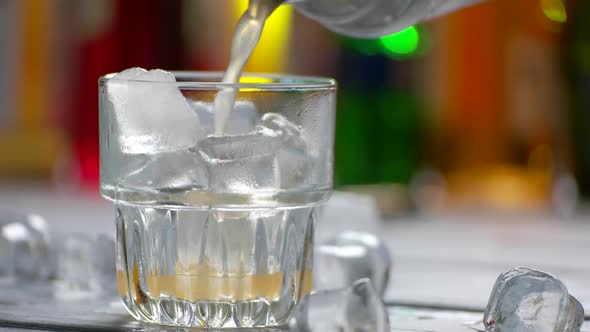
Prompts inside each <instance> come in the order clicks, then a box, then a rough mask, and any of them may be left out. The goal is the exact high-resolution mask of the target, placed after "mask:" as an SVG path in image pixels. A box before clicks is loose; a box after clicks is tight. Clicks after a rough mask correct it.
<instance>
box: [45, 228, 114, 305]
mask: <svg viewBox="0 0 590 332" xmlns="http://www.w3.org/2000/svg"><path fill="white" fill-rule="evenodd" d="M55 252H56V253H55V255H56V257H55V259H56V261H57V271H56V276H55V296H56V297H57V298H60V299H64V300H78V299H83V298H96V297H98V296H100V295H102V294H109V295H113V294H116V289H117V288H116V285H117V281H116V274H115V266H116V265H115V241H114V240H113V239H112V238H110V237H109V236H106V235H103V234H101V235H98V236H91V235H86V234H66V235H63V236H62V237H61V238H60V239H58V242H57V243H56V251H55Z"/></svg>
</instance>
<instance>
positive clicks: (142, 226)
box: [116, 204, 317, 328]
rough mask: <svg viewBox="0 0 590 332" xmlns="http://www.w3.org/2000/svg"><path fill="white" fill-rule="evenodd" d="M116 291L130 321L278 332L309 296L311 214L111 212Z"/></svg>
mask: <svg viewBox="0 0 590 332" xmlns="http://www.w3.org/2000/svg"><path fill="white" fill-rule="evenodd" d="M116 214H117V215H116V220H117V279H118V281H117V285H118V289H119V293H120V295H121V298H122V299H123V302H124V303H125V306H126V307H127V309H128V310H129V312H130V313H131V315H132V316H133V317H135V318H136V319H138V320H140V321H144V322H148V323H158V324H163V325H172V326H182V327H204V328H208V327H212V328H236V327H237V328H242V327H274V326H284V325H286V323H287V322H288V321H289V319H290V317H291V316H292V314H293V313H294V310H295V308H296V306H297V305H298V304H299V302H300V301H301V299H302V297H303V295H306V294H309V293H310V292H311V286H312V285H311V280H312V275H311V274H312V257H313V228H314V220H315V218H316V215H317V206H301V207H297V208H289V209H271V210H223V211H221V210H202V209H199V210H187V209H182V210H175V209H169V208H158V207H145V206H141V207H139V206H130V205H121V204H119V205H117V206H116Z"/></svg>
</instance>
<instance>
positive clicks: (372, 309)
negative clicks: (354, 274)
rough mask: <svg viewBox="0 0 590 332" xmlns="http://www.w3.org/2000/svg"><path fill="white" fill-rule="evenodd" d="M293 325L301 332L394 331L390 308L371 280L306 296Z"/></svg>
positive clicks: (363, 280) (292, 326)
mask: <svg viewBox="0 0 590 332" xmlns="http://www.w3.org/2000/svg"><path fill="white" fill-rule="evenodd" d="M290 325H291V328H292V329H293V330H295V331H299V332H389V331H390V327H389V316H388V313H387V308H386V307H385V305H384V304H383V301H382V300H381V297H380V296H379V294H377V292H376V291H375V289H374V287H373V285H372V283H371V282H370V281H369V280H368V279H361V280H358V281H357V282H355V283H354V284H353V285H352V286H350V287H348V288H344V289H336V290H326V291H320V292H317V293H313V294H311V295H308V296H306V297H305V298H304V302H303V305H302V306H301V308H300V309H299V311H298V312H297V314H296V315H295V318H294V319H293V320H292V321H291V322H290Z"/></svg>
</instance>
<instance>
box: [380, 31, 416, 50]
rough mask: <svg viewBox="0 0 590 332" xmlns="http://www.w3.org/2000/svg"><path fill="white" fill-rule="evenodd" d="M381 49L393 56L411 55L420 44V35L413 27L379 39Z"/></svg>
mask: <svg viewBox="0 0 590 332" xmlns="http://www.w3.org/2000/svg"><path fill="white" fill-rule="evenodd" d="M379 41H380V42H381V45H382V46H383V48H384V49H385V50H386V51H387V52H388V53H390V54H393V55H412V54H413V53H415V52H416V50H417V49H418V44H420V33H419V32H418V29H416V27H415V26H411V27H409V28H406V29H404V30H402V31H400V32H396V33H394V34H391V35H389V36H384V37H381V38H379Z"/></svg>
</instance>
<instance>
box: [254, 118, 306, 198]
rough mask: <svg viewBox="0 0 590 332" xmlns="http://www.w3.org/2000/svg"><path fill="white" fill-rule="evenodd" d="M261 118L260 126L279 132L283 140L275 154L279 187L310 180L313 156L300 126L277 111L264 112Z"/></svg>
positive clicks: (296, 185)
mask: <svg viewBox="0 0 590 332" xmlns="http://www.w3.org/2000/svg"><path fill="white" fill-rule="evenodd" d="M261 120H262V121H261V125H262V126H264V127H266V128H269V129H271V130H274V131H276V132H278V133H280V135H281V139H282V141H283V143H282V146H281V148H280V149H279V150H278V151H277V155H276V158H277V164H278V168H279V174H280V185H281V187H283V188H295V187H300V186H303V185H305V184H309V183H310V182H312V181H313V179H311V178H310V176H311V175H312V174H313V172H312V168H313V162H314V161H315V158H314V157H313V156H312V155H311V151H310V149H309V146H308V144H307V142H306V138H305V134H304V132H303V130H302V129H301V128H300V126H298V125H296V124H294V123H292V122H290V121H289V120H288V119H287V118H285V117H284V116H282V115H280V114H277V113H266V114H264V115H263V116H262V119H261Z"/></svg>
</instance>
